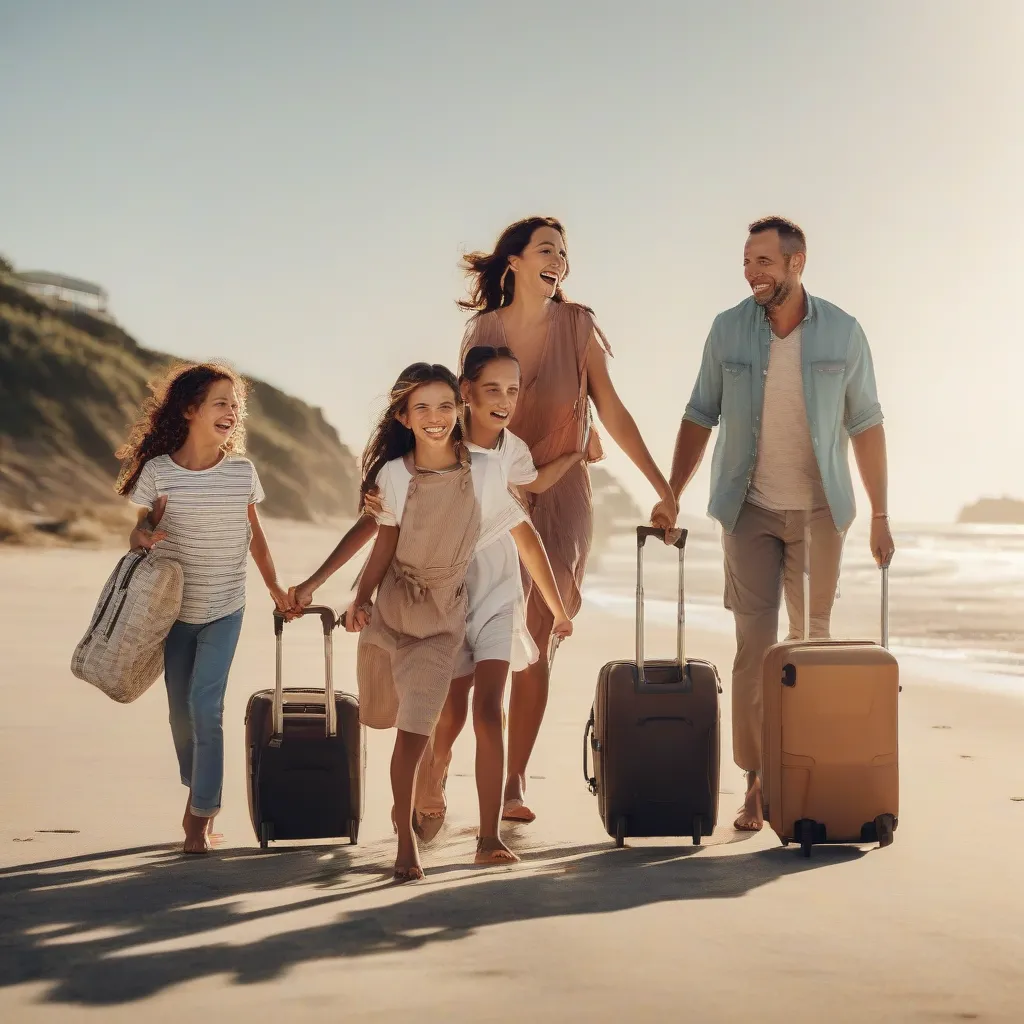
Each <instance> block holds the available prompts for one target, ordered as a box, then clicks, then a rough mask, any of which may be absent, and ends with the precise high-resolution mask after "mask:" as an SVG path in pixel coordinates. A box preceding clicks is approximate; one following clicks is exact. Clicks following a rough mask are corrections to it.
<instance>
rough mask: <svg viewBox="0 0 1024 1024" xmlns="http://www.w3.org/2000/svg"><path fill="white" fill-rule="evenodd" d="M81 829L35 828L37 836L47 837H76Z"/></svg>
mask: <svg viewBox="0 0 1024 1024" xmlns="http://www.w3.org/2000/svg"><path fill="white" fill-rule="evenodd" d="M79 832H81V829H77V828H37V829H36V833H37V834H38V835H47V836H77V835H78V834H79Z"/></svg>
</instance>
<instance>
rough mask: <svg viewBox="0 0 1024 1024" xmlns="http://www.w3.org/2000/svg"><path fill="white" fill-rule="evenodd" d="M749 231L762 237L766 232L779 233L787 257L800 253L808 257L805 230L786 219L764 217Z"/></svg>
mask: <svg viewBox="0 0 1024 1024" xmlns="http://www.w3.org/2000/svg"><path fill="white" fill-rule="evenodd" d="M747 230H748V231H749V232H750V234H752V235H760V234H763V233H764V232H765V231H778V233H779V242H780V243H781V245H782V252H783V253H784V254H785V255H786V256H787V257H789V256H793V255H795V254H796V253H798V252H802V253H803V254H804V255H805V256H806V255H807V236H806V235H805V234H804V232H803V228H801V227H800V225H799V224H794V223H793V221H791V220H787V219H786V218H785V217H762V218H761V219H760V220H755V221H754V223H753V224H751V225H750V227H749V228H748V229H747Z"/></svg>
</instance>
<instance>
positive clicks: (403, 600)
mask: <svg viewBox="0 0 1024 1024" xmlns="http://www.w3.org/2000/svg"><path fill="white" fill-rule="evenodd" d="M460 406H461V400H460V397H459V389H458V382H457V381H456V379H455V377H454V375H453V374H452V372H451V371H450V370H448V369H447V368H446V367H444V366H439V365H430V364H428V363H415V364H413V365H412V366H410V367H408V368H407V369H406V370H404V371H403V372H402V374H401V376H400V377H399V379H398V381H397V382H396V383H395V385H394V387H393V388H392V389H391V400H390V403H389V407H388V409H387V410H386V412H385V413H384V415H383V417H382V418H381V421H380V423H379V425H378V427H377V429H376V431H375V432H374V434H373V436H372V437H371V439H370V442H369V444H368V445H367V448H366V451H365V452H364V454H363V459H362V467H363V484H362V491H363V494H364V496H365V494H366V492H367V490H369V488H371V487H374V486H376V487H377V488H378V490H379V498H380V504H381V512H380V514H379V515H378V517H377V521H378V524H379V528H378V531H377V539H376V541H375V542H374V546H373V550H372V552H371V553H370V557H369V559H368V561H367V563H366V566H365V568H364V570H363V572H362V574H361V577H360V581H359V586H358V589H357V591H356V596H355V599H354V601H353V602H352V604H351V605H350V606H349V609H348V611H347V614H346V620H345V623H346V628H347V629H348V630H349V631H350V632H360V634H361V635H360V637H359V647H358V654H357V665H356V674H357V680H358V684H359V712H360V719H361V720H362V722H363V723H364V724H365V725H368V726H370V727H371V728H378V729H387V728H392V727H397V730H398V735H397V737H396V740H395V750H394V754H393V755H392V759H391V787H392V793H393V796H394V808H393V811H392V815H393V820H394V824H395V830H396V832H397V833H398V854H397V858H396V862H395V871H394V877H395V880H396V881H399V882H407V881H411V880H413V879H417V878H422V877H423V871H422V869H421V867H420V863H419V850H418V848H417V845H416V837H415V834H414V822H413V809H412V801H413V789H414V786H415V780H416V769H417V765H418V763H419V760H420V757H421V755H422V754H423V750H424V747H425V746H426V743H427V738H428V737H429V735H430V733H431V731H432V730H433V728H434V726H435V725H436V723H437V719H438V717H439V715H440V713H441V708H442V707H443V705H444V701H445V697H446V696H447V693H448V686H449V683H450V681H451V678H452V672H453V668H454V665H455V658H456V655H457V654H458V652H459V650H460V649H461V647H462V644H463V640H464V638H465V634H466V615H467V593H466V586H465V578H466V572H467V569H468V568H469V564H470V561H471V560H472V558H473V555H474V553H475V552H476V551H477V550H479V549H480V548H482V547H486V546H488V545H490V544H492V543H493V542H494V541H495V540H497V539H498V538H500V537H502V536H503V535H504V534H506V533H508V532H509V531H511V532H512V534H513V536H514V537H515V538H516V543H517V547H518V549H519V553H520V557H522V558H523V560H524V562H525V564H526V565H527V566H528V568H529V569H530V571H531V573H533V574H534V578H535V580H536V581H537V585H538V588H539V589H540V590H541V591H542V592H543V593H544V596H545V597H546V599H547V600H548V603H549V607H550V609H551V612H552V614H553V616H554V617H555V620H556V633H557V635H560V636H568V635H569V634H570V633H571V632H572V623H571V622H570V621H569V619H568V617H567V616H566V614H565V609H564V608H563V607H562V602H561V600H560V599H559V596H558V591H557V588H556V587H555V583H554V578H553V576H552V573H551V568H550V565H549V564H548V561H547V557H546V556H545V554H544V550H543V547H541V545H540V543H539V541H538V540H537V539H536V534H535V533H534V532H533V530H532V528H531V527H530V526H529V524H528V522H527V515H526V513H525V511H524V510H523V508H522V506H521V505H519V504H518V503H517V502H516V501H515V500H514V499H513V498H512V496H511V495H510V494H509V492H508V489H507V487H506V486H505V483H504V480H503V478H502V476H501V473H500V470H499V468H498V467H497V466H496V465H495V464H494V463H493V462H492V461H491V460H488V459H487V458H486V457H484V458H480V459H479V460H473V459H472V458H471V456H470V453H469V451H468V450H467V449H466V446H465V445H464V444H463V442H462V434H461V427H460V425H459V418H458V414H459V411H460ZM374 592H376V594H377V599H376V604H375V605H372V603H371V598H372V597H373V594H374Z"/></svg>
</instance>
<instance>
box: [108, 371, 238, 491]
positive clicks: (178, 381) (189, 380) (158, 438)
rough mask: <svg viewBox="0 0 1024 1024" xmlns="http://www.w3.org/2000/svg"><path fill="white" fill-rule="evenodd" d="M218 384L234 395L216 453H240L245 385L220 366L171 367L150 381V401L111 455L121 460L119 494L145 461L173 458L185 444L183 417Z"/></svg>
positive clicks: (135, 478)
mask: <svg viewBox="0 0 1024 1024" xmlns="http://www.w3.org/2000/svg"><path fill="white" fill-rule="evenodd" d="M219 380H229V381H231V383H232V385H233V386H234V389H235V394H236V395H237V396H238V415H237V417H236V424H237V426H236V427H235V429H234V430H233V431H232V433H231V436H230V437H228V439H227V440H226V441H225V442H224V443H223V444H222V445H221V448H223V449H224V451H225V452H227V453H229V454H233V455H244V454H245V423H244V419H245V399H246V394H247V387H246V383H245V380H244V379H243V378H242V377H240V376H239V375H238V374H237V373H235V371H234V370H232V369H231V368H230V367H227V366H222V365H221V364H219V363H176V364H174V365H173V366H171V367H170V368H169V369H168V370H166V371H165V373H164V374H163V375H162V376H161V377H158V378H157V379H156V380H153V381H150V382H149V390H150V396H149V398H147V399H146V400H145V401H144V402H143V403H142V414H141V416H140V417H139V419H138V420H137V421H136V422H135V424H134V425H133V426H132V428H131V431H130V432H129V434H128V440H127V441H126V442H125V443H124V444H123V445H121V447H120V448H118V449H117V451H116V452H115V453H114V455H115V456H116V457H117V458H118V459H120V460H121V472H120V473H119V474H118V477H117V484H116V485H115V486H116V489H117V493H118V494H120V495H123V496H125V497H127V496H128V495H129V494H131V492H132V491H133V490H134V488H135V485H136V484H137V483H138V481H139V476H140V474H141V473H142V467H143V466H145V464H146V463H147V462H149V460H150V459H153V458H156V456H158V455H172V454H173V453H174V452H176V451H177V450H178V449H179V448H180V447H181V446H182V445H183V444H184V443H185V440H186V439H187V438H188V420H187V419H185V413H186V412H188V411H190V410H192V409H197V408H198V407H199V406H200V405H202V404H203V401H204V399H205V398H206V393H207V392H208V391H209V390H210V385H212V384H215V383H216V382H217V381H219Z"/></svg>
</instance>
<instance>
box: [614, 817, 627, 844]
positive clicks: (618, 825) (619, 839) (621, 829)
mask: <svg viewBox="0 0 1024 1024" xmlns="http://www.w3.org/2000/svg"><path fill="white" fill-rule="evenodd" d="M625 843H626V819H625V818H624V817H623V816H622V815H619V817H618V818H617V819H616V821H615V845H616V846H624V845H625Z"/></svg>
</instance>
